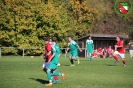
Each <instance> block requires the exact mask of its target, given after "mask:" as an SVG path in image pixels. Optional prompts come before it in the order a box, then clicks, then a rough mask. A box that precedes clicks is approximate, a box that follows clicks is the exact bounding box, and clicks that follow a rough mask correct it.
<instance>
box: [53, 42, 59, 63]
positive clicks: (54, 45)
mask: <svg viewBox="0 0 133 88" xmlns="http://www.w3.org/2000/svg"><path fill="white" fill-rule="evenodd" d="M59 52H60V48H59V46H58V45H57V44H53V45H52V53H53V54H55V56H54V57H53V59H52V62H53V63H56V64H57V63H58V55H59Z"/></svg>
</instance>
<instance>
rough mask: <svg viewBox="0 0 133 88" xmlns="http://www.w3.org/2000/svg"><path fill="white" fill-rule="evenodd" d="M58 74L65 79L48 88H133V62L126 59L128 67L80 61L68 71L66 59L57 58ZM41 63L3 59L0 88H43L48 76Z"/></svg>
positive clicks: (36, 59)
mask: <svg viewBox="0 0 133 88" xmlns="http://www.w3.org/2000/svg"><path fill="white" fill-rule="evenodd" d="M59 61H60V63H61V66H60V67H59V70H58V72H65V73H66V74H67V75H66V79H65V80H64V82H62V80H61V77H60V78H59V79H60V83H58V84H53V86H52V87H50V88H133V58H130V57H129V54H127V55H126V61H127V66H126V67H123V64H122V62H121V60H120V62H119V63H117V64H114V59H112V58H104V59H102V58H95V59H93V60H92V61H88V60H87V59H86V58H80V64H79V65H78V64H77V61H75V65H76V66H75V67H71V66H69V65H70V62H69V60H68V58H64V55H62V56H61V57H60V60H59ZM42 64H43V59H41V58H40V57H38V56H35V57H33V58H31V57H30V56H25V57H24V58H23V57H22V56H3V57H2V58H0V88H46V86H45V85H44V84H45V83H47V76H46V74H45V73H44V72H43V71H42V70H41V66H42Z"/></svg>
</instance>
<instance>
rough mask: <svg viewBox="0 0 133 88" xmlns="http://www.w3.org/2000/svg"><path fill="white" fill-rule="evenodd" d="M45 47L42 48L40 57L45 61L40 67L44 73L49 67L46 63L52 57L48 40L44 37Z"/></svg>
mask: <svg viewBox="0 0 133 88" xmlns="http://www.w3.org/2000/svg"><path fill="white" fill-rule="evenodd" d="M44 42H45V47H44V54H43V55H41V57H43V58H44V59H45V62H44V64H43V66H42V70H43V71H45V72H46V68H47V66H48V65H49V64H48V62H49V60H50V58H51V56H52V46H51V44H50V42H49V38H48V37H47V36H45V37H44Z"/></svg>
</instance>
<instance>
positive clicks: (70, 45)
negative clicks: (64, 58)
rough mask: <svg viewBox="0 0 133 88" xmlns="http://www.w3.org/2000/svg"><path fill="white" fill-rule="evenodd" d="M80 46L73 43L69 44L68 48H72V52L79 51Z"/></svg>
mask: <svg viewBox="0 0 133 88" xmlns="http://www.w3.org/2000/svg"><path fill="white" fill-rule="evenodd" d="M77 46H78V44H77V43H76V42H75V41H73V40H72V41H71V42H69V43H68V47H69V48H70V52H73V51H77Z"/></svg>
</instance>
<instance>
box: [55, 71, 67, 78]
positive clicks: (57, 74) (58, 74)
mask: <svg viewBox="0 0 133 88" xmlns="http://www.w3.org/2000/svg"><path fill="white" fill-rule="evenodd" d="M53 76H62V80H64V79H65V76H66V74H65V73H59V72H55V71H54V72H53Z"/></svg>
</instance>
